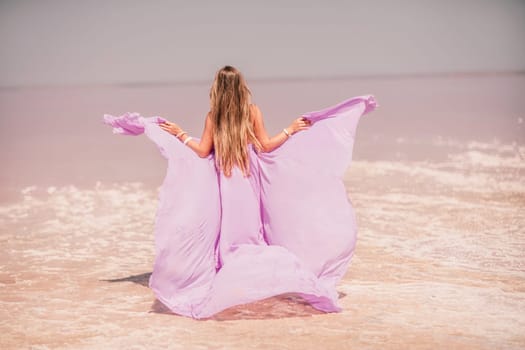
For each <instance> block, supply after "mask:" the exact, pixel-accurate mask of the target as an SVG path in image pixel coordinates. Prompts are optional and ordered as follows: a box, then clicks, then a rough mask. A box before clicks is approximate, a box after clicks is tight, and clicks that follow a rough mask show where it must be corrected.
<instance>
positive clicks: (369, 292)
mask: <svg viewBox="0 0 525 350" xmlns="http://www.w3.org/2000/svg"><path fill="white" fill-rule="evenodd" d="M455 149H456V151H455V153H453V154H452V155H451V156H450V157H449V158H448V160H447V161H443V162H424V161H414V162H407V161H403V162H399V161H374V162H370V161H355V162H354V163H353V164H352V166H351V167H350V169H349V170H348V172H347V175H346V187H347V189H348V194H349V198H350V199H351V201H352V203H353V204H354V207H355V209H356V213H357V218H358V225H359V232H358V243H357V248H356V253H355V256H354V259H353V260H352V263H351V266H350V268H349V270H348V273H347V274H346V276H345V277H344V279H343V280H342V281H341V283H340V284H339V287H338V291H339V293H340V298H341V299H340V301H341V305H342V307H343V311H342V312H341V313H334V314H323V313H321V312H318V311H316V310H314V309H312V308H311V307H309V306H308V305H305V304H304V303H302V302H301V301H300V300H298V299H297V298H295V297H294V296H293V295H284V296H279V297H274V298H270V299H267V300H264V301H261V302H257V303H254V304H249V305H243V306H239V307H235V308H232V309H228V310H225V311H223V312H222V313H220V314H218V315H216V316H215V317H213V318H212V319H210V320H201V321H196V320H192V319H189V318H185V317H181V316H178V315H174V314H171V313H170V312H169V311H168V310H167V309H166V308H165V307H164V306H163V305H162V304H161V303H160V302H158V301H157V300H155V297H154V296H153V294H152V292H151V291H150V290H149V289H148V287H147V283H148V278H149V275H150V273H151V267H152V264H153V257H154V256H153V254H154V252H153V219H154V214H155V210H156V204H157V191H158V188H149V187H147V186H145V185H144V184H143V183H140V182H133V183H114V184H108V185H105V184H102V183H97V184H96V185H95V186H94V187H93V188H91V189H79V188H77V187H75V186H63V187H38V186H36V187H26V188H24V189H22V190H21V191H20V195H19V198H18V200H17V201H13V202H11V203H10V204H6V205H4V206H2V207H1V208H0V218H1V219H0V220H1V221H0V223H1V225H2V232H1V235H0V239H1V242H2V244H1V247H2V252H1V255H0V256H1V259H2V262H1V271H0V303H1V304H2V305H1V311H0V329H1V331H2V338H1V341H0V347H1V348H3V349H19V348H32V349H47V348H50V349H51V348H60V349H100V348H113V349H115V348H126V349H142V348H170V349H171V348H173V349H208V348H212V349H222V348H224V349H247V348H254V349H266V348H280V349H350V348H352V349H356V348H359V349H366V348H370V349H377V348H386V349H401V348H403V349H404V348H412V349H435V348H454V349H493V348H499V349H519V348H523V347H524V346H525V336H524V335H523V334H524V333H523V329H525V317H524V316H523V315H525V273H524V267H525V254H524V252H525V240H524V233H523V229H524V227H525V182H524V181H523V176H524V174H525V163H524V162H523V160H522V159H521V158H520V154H524V152H525V149H524V148H523V147H522V148H518V150H517V151H516V150H515V148H514V147H512V146H509V145H502V144H482V143H469V144H461V145H460V144H458V145H455ZM520 152H521V153H520Z"/></svg>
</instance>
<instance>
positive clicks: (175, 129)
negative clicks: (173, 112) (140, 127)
mask: <svg viewBox="0 0 525 350" xmlns="http://www.w3.org/2000/svg"><path fill="white" fill-rule="evenodd" d="M159 126H160V127H161V128H162V129H163V130H165V131H167V132H169V133H170V134H173V135H175V136H176V137H177V138H178V139H179V140H180V141H181V142H185V143H186V145H187V146H188V147H189V148H191V149H192V150H193V151H194V152H195V153H197V155H198V156H199V157H201V158H206V157H207V156H208V155H209V154H210V153H211V150H212V149H213V133H212V127H213V125H212V122H211V117H210V113H208V115H207V116H206V121H205V123H204V130H203V132H202V137H201V139H200V142H197V141H195V140H194V139H193V138H192V137H190V136H189V135H188V133H186V132H185V131H183V130H182V128H181V127H180V126H179V125H177V124H175V123H172V122H165V123H161V124H159ZM177 135H178V136H177Z"/></svg>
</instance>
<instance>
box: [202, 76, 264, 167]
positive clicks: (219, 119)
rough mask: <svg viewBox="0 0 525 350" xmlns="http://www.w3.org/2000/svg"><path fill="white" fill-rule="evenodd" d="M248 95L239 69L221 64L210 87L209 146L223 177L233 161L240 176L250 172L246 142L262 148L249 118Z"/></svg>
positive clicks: (257, 148) (249, 95) (258, 148)
mask: <svg viewBox="0 0 525 350" xmlns="http://www.w3.org/2000/svg"><path fill="white" fill-rule="evenodd" d="M250 97H251V92H250V89H248V86H247V85H246V82H245V80H244V77H243V76H242V74H241V72H240V71H239V70H237V69H236V68H234V67H232V66H224V67H223V68H221V69H219V70H218V71H217V73H216V75H215V80H214V81H213V84H212V87H211V90H210V105H211V110H210V114H211V120H212V123H213V146H214V152H215V162H216V165H217V167H218V169H220V170H222V171H223V173H224V175H226V176H227V177H230V176H231V174H232V168H233V167H234V166H235V165H237V166H238V167H239V168H240V169H241V171H242V173H243V176H245V177H246V176H250V159H249V154H248V152H249V150H248V147H249V146H248V142H251V143H252V144H253V145H254V146H255V149H256V150H257V151H259V150H261V148H262V147H261V144H260V142H259V141H258V140H257V137H256V136H255V132H254V130H253V124H252V121H251V119H250Z"/></svg>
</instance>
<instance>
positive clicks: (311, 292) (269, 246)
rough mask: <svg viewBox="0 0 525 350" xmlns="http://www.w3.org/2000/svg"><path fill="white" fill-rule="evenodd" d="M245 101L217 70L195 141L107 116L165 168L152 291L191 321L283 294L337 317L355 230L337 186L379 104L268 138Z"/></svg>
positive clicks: (238, 83) (229, 77)
mask: <svg viewBox="0 0 525 350" xmlns="http://www.w3.org/2000/svg"><path fill="white" fill-rule="evenodd" d="M249 97H250V92H249V89H248V87H247V86H246V83H245V82H244V79H243V77H242V75H241V73H240V72H239V71H238V70H236V69H235V68H233V67H230V66H226V67H224V68H222V69H220V70H219V71H218V72H217V74H216V76H215V80H214V82H213V85H212V88H211V92H210V102H211V104H210V107H211V108H210V112H209V113H208V115H207V116H206V121H205V126H204V131H203V133H202V137H201V138H200V139H199V140H197V139H194V138H192V137H191V136H189V135H188V134H187V133H186V132H184V131H183V129H182V128H181V127H180V126H179V125H177V124H175V123H172V122H169V121H167V120H165V119H164V118H161V117H150V118H144V117H141V116H140V115H138V114H137V113H127V114H124V115H122V116H120V117H113V116H111V115H105V116H104V122H105V123H107V124H108V125H111V126H113V128H114V129H113V130H114V132H116V133H121V134H127V135H139V134H141V133H142V132H144V133H145V134H146V135H147V136H148V137H149V138H150V139H151V140H152V141H153V142H155V143H156V144H157V146H158V147H159V149H160V151H161V153H162V155H163V156H164V157H165V158H166V159H167V160H168V170H167V173H166V177H165V179H164V182H163V184H162V186H161V189H160V193H159V207H158V210H157V215H156V218H155V252H156V257H155V263H154V267H153V272H152V274H151V277H150V280H149V287H150V288H151V289H152V290H153V292H154V293H155V295H156V296H157V298H158V299H159V300H160V301H161V302H162V303H164V304H165V305H166V306H167V307H168V308H169V309H170V310H172V311H173V312H175V313H177V314H181V315H185V316H190V317H193V318H206V317H210V316H212V315H214V314H216V313H218V312H220V311H221V310H224V309H226V308H228V307H231V306H234V305H240V304H245V303H249V302H253V301H256V300H261V299H264V298H267V297H270V296H274V295H279V294H283V293H296V294H297V295H300V296H302V297H303V298H304V299H305V300H307V301H308V302H309V303H310V304H311V305H312V306H313V307H315V308H317V309H319V310H323V311H326V312H334V311H340V310H341V308H340V307H339V306H338V293H337V291H336V284H337V282H338V281H339V280H340V279H341V277H342V276H343V275H344V273H345V272H346V269H347V267H348V264H349V262H350V260H351V258H352V256H353V252H354V248H355V240H356V234H357V226H356V222H355V217H354V211H353V208H352V205H351V203H350V202H349V201H348V197H347V194H346V189H345V186H344V184H343V181H342V178H343V174H344V172H345V171H346V169H347V168H348V166H349V164H350V161H351V157H352V147H353V142H354V138H355V131H356V128H357V124H358V121H359V119H360V117H361V116H362V115H363V114H365V113H367V112H370V111H372V110H373V109H374V108H375V107H376V103H375V100H374V98H373V96H371V95H365V96H359V97H354V98H351V99H348V100H345V101H343V102H341V103H340V104H338V105H335V106H333V107H329V108H326V109H323V110H320V111H316V112H310V113H306V114H304V115H303V116H302V117H300V118H297V119H295V120H294V121H293V122H292V123H291V124H290V125H289V126H288V127H287V128H284V129H283V130H282V132H280V133H279V134H277V135H275V136H274V137H271V138H270V137H268V135H267V133H266V130H265V127H264V122H263V118H262V114H261V112H260V110H259V108H257V106H255V105H252V104H250V100H249ZM307 129H309V130H308V132H305V133H300V131H303V130H307Z"/></svg>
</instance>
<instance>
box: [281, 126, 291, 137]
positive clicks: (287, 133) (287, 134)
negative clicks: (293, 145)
mask: <svg viewBox="0 0 525 350" xmlns="http://www.w3.org/2000/svg"><path fill="white" fill-rule="evenodd" d="M283 131H284V133H285V134H286V136H288V137H291V136H292V135H290V133H289V132H288V130H286V128H284V129H283Z"/></svg>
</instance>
